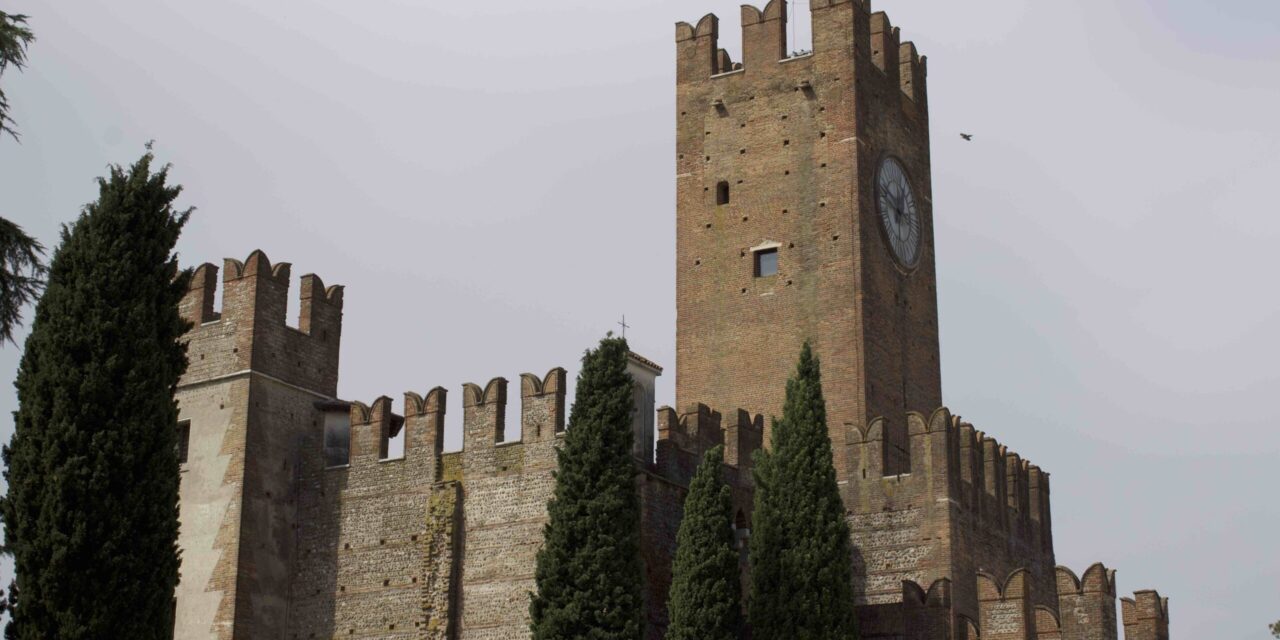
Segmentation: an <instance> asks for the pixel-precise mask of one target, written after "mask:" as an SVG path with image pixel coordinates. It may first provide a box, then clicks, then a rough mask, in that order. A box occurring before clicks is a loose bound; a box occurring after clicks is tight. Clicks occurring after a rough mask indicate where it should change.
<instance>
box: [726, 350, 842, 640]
mask: <svg viewBox="0 0 1280 640" xmlns="http://www.w3.org/2000/svg"><path fill="white" fill-rule="evenodd" d="M755 482H756V492H755V512H754V514H753V516H752V532H751V552H750V553H751V600H750V603H749V612H748V613H749V617H750V621H751V627H752V634H753V635H752V637H753V638H755V639H756V640H791V639H803V640H850V639H853V638H857V637H858V635H857V624H856V623H857V619H856V617H855V614H854V607H853V576H852V554H851V547H850V541H849V527H848V524H847V523H846V522H845V519H844V505H843V503H842V502H841V500H840V492H839V488H838V487H837V485H836V473H835V467H834V466H833V463H832V454H831V440H830V437H829V436H828V433H827V411H826V403H825V402H824V400H823V397H822V375H821V372H820V369H819V363H818V358H817V357H815V356H814V355H813V352H812V350H811V349H810V347H809V344H808V343H805V345H804V348H803V349H802V350H801V352H800V362H799V365H798V366H797V368H796V373H795V375H794V376H793V377H792V378H791V379H789V380H788V381H787V394H786V401H785V404H784V405H783V410H782V419H780V420H778V419H775V421H774V424H773V437H772V440H771V450H770V451H761V452H759V453H758V454H757V460H756V472H755Z"/></svg>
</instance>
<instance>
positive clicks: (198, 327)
mask: <svg viewBox="0 0 1280 640" xmlns="http://www.w3.org/2000/svg"><path fill="white" fill-rule="evenodd" d="M291 268H292V266H291V265H290V264H289V263H287V262H281V263H277V264H274V265H273V264H272V263H271V260H270V259H268V258H267V255H266V254H265V253H263V252H262V251H261V250H255V251H254V252H253V253H251V254H249V257H248V258H247V259H246V260H244V261H243V262H241V261H240V260H235V259H231V258H227V259H226V260H225V261H224V263H223V268H222V287H223V289H222V308H221V309H215V308H214V298H215V296H216V294H217V282H218V267H216V266H214V265H213V264H210V263H205V264H202V265H200V266H199V267H197V268H196V270H195V272H194V274H193V276H192V278H191V284H190V287H189V289H188V291H187V294H186V295H185V296H184V297H183V299H182V302H181V303H180V304H179V312H180V313H181V315H182V317H183V318H184V319H185V320H187V321H189V322H191V323H192V325H193V327H192V329H191V331H190V332H188V334H187V336H186V339H187V340H188V344H189V347H188V360H189V361H190V366H189V367H188V369H187V373H186V375H184V376H183V380H182V384H184V385H186V384H194V383H199V382H202V381H204V380H208V379H213V378H217V377H220V376H225V375H230V374H233V373H237V372H241V371H247V370H253V371H256V372H259V373H263V374H267V375H269V376H272V377H274V378H277V379H279V380H282V381H284V382H287V383H289V384H293V385H297V386H300V387H303V388H306V389H308V390H311V391H314V392H316V393H319V394H321V395H325V396H329V397H332V396H333V395H334V394H336V392H337V384H338V354H339V349H338V347H339V342H340V339H341V335H342V295H343V288H342V286H340V285H334V286H329V287H326V286H325V284H324V282H323V281H322V280H321V279H320V277H319V276H317V275H315V274H307V275H304V276H302V279H301V286H300V290H301V293H300V312H299V317H298V322H297V327H296V328H295V327H290V326H288V325H287V324H286V318H285V315H286V313H287V309H288V304H289V300H288V296H289V280H290V278H289V274H290V271H291Z"/></svg>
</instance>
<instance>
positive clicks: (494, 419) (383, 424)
mask: <svg viewBox="0 0 1280 640" xmlns="http://www.w3.org/2000/svg"><path fill="white" fill-rule="evenodd" d="M565 375H566V374H565V370H564V369H563V368H560V367H556V368H554V369H552V370H551V371H549V372H547V374H546V375H545V376H541V377H540V376H537V375H534V374H531V373H525V374H521V376H520V379H521V411H520V427H521V430H520V436H519V437H512V436H511V434H508V431H507V380H506V378H500V377H499V378H493V379H492V380H490V381H489V382H488V383H486V384H485V386H484V387H481V386H480V385H477V384H474V383H465V384H463V385H462V394H461V395H462V416H463V419H462V426H463V448H462V450H461V451H459V452H454V453H445V452H444V429H445V415H446V411H447V405H448V397H449V393H448V391H447V390H446V389H445V388H443V387H435V388H433V389H431V390H430V391H428V392H427V393H426V394H425V395H422V394H418V393H416V392H413V391H408V392H405V394H404V404H403V412H402V414H397V413H394V411H393V409H392V400H391V398H390V397H388V396H382V397H379V398H378V399H376V400H374V401H373V402H372V403H369V404H365V403H363V402H351V403H350V409H349V414H350V418H349V425H350V436H349V437H350V445H349V463H348V464H346V465H338V466H334V465H330V470H341V469H345V468H352V469H355V468H364V467H369V466H374V465H377V464H378V463H382V462H389V461H393V460H400V459H407V460H414V461H418V462H420V463H422V464H423V465H424V466H426V467H429V468H430V469H431V470H432V473H431V477H430V478H429V481H461V480H462V479H463V478H479V477H485V476H489V475H497V474H505V473H515V472H519V471H520V470H522V469H524V468H525V467H526V464H527V463H528V462H529V461H530V460H533V459H535V458H536V460H537V462H536V464H534V465H533V468H535V469H538V470H541V471H545V470H547V469H548V468H550V466H552V465H554V452H553V451H552V450H551V449H546V450H543V449H544V448H545V447H542V445H547V446H549V447H551V448H554V447H555V446H556V444H557V443H558V440H559V437H560V436H562V435H563V434H564V424H565ZM393 440H395V441H397V442H400V443H401V445H400V447H401V448H400V450H399V451H394V452H393V451H392V447H391V445H390V443H391V441H393ZM526 445H528V446H535V447H537V448H538V451H539V452H538V454H537V455H536V456H530V454H529V452H528V451H526V448H527V447H526ZM318 455H320V454H319V452H317V456H318ZM451 466H452V467H453V468H450V467H451ZM347 482H348V487H349V488H354V487H353V486H352V484H351V483H352V482H359V481H358V480H355V479H354V476H353V478H352V479H349V480H348V481H347Z"/></svg>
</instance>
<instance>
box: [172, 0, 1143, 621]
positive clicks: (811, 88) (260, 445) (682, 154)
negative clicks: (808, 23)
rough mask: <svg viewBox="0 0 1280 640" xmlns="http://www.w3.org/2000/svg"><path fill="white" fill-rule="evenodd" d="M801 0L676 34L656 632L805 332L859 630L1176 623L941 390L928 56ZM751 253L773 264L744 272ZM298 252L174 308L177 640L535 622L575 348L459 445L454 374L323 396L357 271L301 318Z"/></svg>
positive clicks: (500, 388)
mask: <svg viewBox="0 0 1280 640" xmlns="http://www.w3.org/2000/svg"><path fill="white" fill-rule="evenodd" d="M811 9H812V18H813V33H814V50H813V51H812V52H808V53H803V54H799V55H789V54H788V51H789V49H788V47H787V42H786V32H787V30H786V17H787V15H788V12H787V8H786V5H785V3H784V2H783V1H782V0H774V1H773V2H771V3H770V4H769V5H768V6H766V7H765V8H764V9H763V10H759V9H756V8H754V7H750V6H746V7H743V9H742V28H743V60H742V61H741V62H734V61H733V60H732V59H731V58H730V57H729V55H728V54H727V53H726V52H725V51H723V50H721V49H720V48H719V46H718V42H717V39H718V35H719V22H718V20H717V19H716V17H715V16H712V15H709V16H707V17H704V18H703V19H702V20H700V21H699V22H698V23H697V24H696V25H690V24H687V23H679V24H677V26H676V46H677V109H678V114H677V123H678V124H677V139H676V147H677V148H676V154H677V157H676V166H677V176H676V182H677V216H676V224H677V259H678V261H679V263H678V266H677V282H676V292H677V311H678V323H677V355H676V359H677V385H676V396H677V398H676V399H677V407H678V409H673V408H670V407H662V408H659V409H658V410H657V415H656V419H655V420H654V421H652V422H650V421H647V420H640V421H637V424H644V425H645V427H644V429H643V432H644V433H649V432H651V430H653V429H654V427H655V426H656V431H657V434H656V442H654V447H653V449H652V450H651V449H649V448H648V447H647V446H639V445H638V446H637V447H636V449H635V451H636V452H637V460H636V475H635V481H636V490H637V492H638V493H639V495H640V497H641V504H642V508H643V512H642V515H641V526H642V530H641V532H640V533H641V547H642V548H641V560H642V562H643V567H644V572H645V584H644V593H645V609H646V610H645V630H644V636H645V638H646V640H659V639H661V638H662V636H663V634H664V632H665V630H666V626H667V617H666V609H665V601H666V595H667V590H668V588H669V586H670V582H671V562H672V559H673V557H674V554H675V539H676V530H677V529H678V527H679V523H680V520H681V518H682V515H683V511H682V505H683V502H684V496H685V493H686V490H687V487H688V484H689V481H690V479H691V477H692V475H693V472H694V470H695V468H696V465H697V464H698V462H699V460H700V459H701V456H702V454H703V453H704V452H705V451H706V450H707V449H708V448H710V447H712V446H714V445H716V444H724V445H725V446H726V455H725V467H724V476H725V478H726V480H727V481H728V482H729V483H730V486H731V487H732V489H733V501H734V507H735V510H736V513H735V523H736V524H735V527H736V529H737V538H738V540H739V542H740V548H741V551H742V576H743V580H744V584H745V580H746V578H747V576H748V575H749V570H750V568H749V567H748V566H747V554H746V546H747V541H748V540H749V538H750V523H751V516H752V513H751V506H752V496H753V491H754V487H753V484H752V479H751V465H752V463H751V460H752V458H751V455H752V453H753V452H755V451H756V450H758V449H760V448H761V447H764V446H767V442H768V439H769V433H768V421H767V418H768V417H769V416H771V415H775V414H777V413H778V412H779V411H780V409H781V405H782V398H783V390H784V389H785V381H786V378H787V376H788V375H789V374H790V372H791V370H792V368H793V366H794V359H795V355H796V354H797V353H798V351H799V347H800V344H801V342H803V341H804V340H810V341H811V342H812V343H813V345H814V347H815V349H816V350H817V352H818V353H819V355H820V356H821V357H822V363H823V373H824V386H825V391H826V397H827V402H828V415H829V432H830V434H831V440H832V444H833V449H834V451H835V463H836V467H837V469H836V470H837V476H838V479H839V482H840V489H841V494H842V497H843V500H844V503H845V507H846V514H847V518H848V521H849V525H850V529H851V532H852V542H853V546H854V549H855V551H854V554H853V557H852V558H850V562H851V564H852V566H853V569H854V576H855V578H854V579H855V582H856V584H855V587H856V589H855V592H856V594H857V595H856V598H857V601H856V604H857V605H858V613H859V618H860V621H861V629H862V637H863V638H885V639H888V638H893V639H901V640H926V639H928V640H933V639H944V638H956V639H964V640H972V639H977V638H984V639H1005V638H1018V639H1023V640H1029V639H1033V638H1035V639H1050V638H1051V639H1065V640H1115V639H1116V638H1117V634H1118V633H1119V629H1120V628H1121V627H1123V629H1124V636H1125V638H1126V639H1127V640H1166V639H1167V638H1168V601H1167V600H1166V599H1164V598H1162V597H1160V595H1159V594H1158V593H1156V592H1154V591H1139V592H1137V593H1136V594H1134V596H1133V598H1125V599H1123V600H1122V601H1121V607H1120V608H1121V613H1122V615H1121V616H1120V617H1119V618H1117V615H1116V611H1117V603H1116V591H1115V574H1114V572H1113V571H1111V570H1109V569H1107V568H1106V567H1104V566H1103V565H1101V564H1096V565H1094V566H1092V567H1089V568H1088V569H1087V570H1086V571H1085V572H1084V574H1083V575H1082V576H1080V577H1077V575H1076V574H1075V573H1073V572H1072V571H1070V570H1069V569H1066V568H1064V567H1059V566H1056V564H1055V561H1054V553H1053V535H1052V522H1051V517H1050V511H1051V510H1050V502H1049V497H1050V483H1049V474H1048V473H1047V472H1045V471H1043V470H1042V469H1040V468H1039V467H1038V466H1036V465H1034V464H1031V463H1030V462H1029V461H1028V460H1026V459H1024V458H1023V457H1021V456H1020V455H1018V454H1017V453H1014V452H1012V451H1009V450H1008V449H1007V448H1006V447H1004V446H1002V445H1001V444H1000V443H999V442H998V441H997V440H996V439H994V438H992V437H991V436H989V435H987V434H985V433H984V432H982V431H980V430H978V429H977V428H975V427H974V426H973V425H971V424H969V423H967V422H965V421H964V420H961V419H960V418H959V417H957V416H954V415H952V414H951V413H950V412H949V411H948V410H947V409H945V408H939V407H940V405H941V382H940V380H941V376H940V373H939V365H938V334H937V295H936V284H935V283H936V278H935V262H934V250H933V233H932V229H933V226H932V221H933V218H932V216H933V207H932V200H931V197H932V194H931V191H930V159H929V142H928V141H929V127H928V104H927V98H926V86H925V79H926V61H925V59H924V57H922V56H920V55H919V54H918V52H917V51H916V50H915V47H914V46H913V45H912V44H910V43H907V42H901V37H900V31H899V30H898V29H897V28H896V27H893V26H892V25H891V23H890V22H889V19H888V17H887V16H886V15H884V14H883V13H872V12H871V10H870V6H869V3H867V2H866V1H865V0H814V1H813V2H812V3H811ZM887 157H892V158H895V159H896V160H897V161H898V162H899V163H900V164H901V165H902V166H903V167H904V168H905V170H906V172H907V174H908V175H909V177H910V180H911V183H912V188H913V190H914V191H915V197H916V201H917V203H918V205H919V208H920V213H921V216H922V223H923V228H922V232H921V233H922V249H921V253H920V256H919V259H918V260H917V261H916V262H915V263H914V264H912V265H909V266H904V265H903V264H902V263H900V262H899V261H898V260H897V259H895V258H894V257H893V256H892V254H891V253H890V249H889V247H888V244H887V237H886V234H885V232H884V231H883V230H882V226H881V224H880V220H879V217H878V213H877V211H876V201H877V197H876V188H877V187H876V171H877V167H879V166H880V165H881V163H882V162H883V160H884V159H885V158H887ZM724 200H727V202H723V201H724ZM760 249H768V250H776V251H777V255H778V273H777V274H776V275H764V276H763V277H758V276H757V274H756V272H755V269H754V260H753V250H760ZM289 274H290V266H289V265H288V264H285V263H280V264H275V265H273V264H272V263H271V262H270V261H269V260H268V259H267V257H266V255H264V254H263V253H262V252H260V251H255V252H253V253H252V254H251V255H250V256H249V258H248V259H247V260H245V261H243V262H241V261H238V260H227V261H226V262H225V263H224V266H223V268H222V270H221V275H222V286H223V301H222V307H221V309H215V308H214V306H215V305H214V299H215V289H216V287H217V286H218V275H219V269H218V268H217V267H214V266H213V265H208V264H206V265H203V266H201V267H199V268H198V269H197V271H196V274H195V278H194V279H193V282H192V285H191V290H190V293H189V294H188V295H187V297H186V298H185V299H184V301H183V303H182V312H183V315H184V316H185V317H186V318H187V319H189V320H191V321H192V322H193V324H194V328H193V329H192V331H191V332H190V333H189V334H188V336H187V337H186V338H185V340H186V341H187V342H188V344H189V358H190V360H191V366H190V368H189V369H188V371H187V374H186V375H185V376H184V378H183V380H182V382H181V384H180V385H179V388H178V392H177V396H178V402H179V407H180V411H181V419H183V420H189V421H190V422H191V430H190V431H191V442H190V457H189V460H188V462H187V463H186V464H185V465H184V466H183V478H182V489H181V491H182V493H181V497H182V505H181V509H182V511H181V518H182V530H181V537H180V540H179V544H180V545H181V547H182V549H183V561H184V562H183V568H182V582H181V584H180V585H179V588H178V593H177V632H176V637H177V638H179V639H181V640H189V639H197V638H199V639H206V638H219V639H239V638H254V639H256V638H281V639H284V638H290V639H294V638H297V639H302V638H339V637H341V638H387V639H391V638H404V639H408V638H415V639H432V640H458V639H465V640H473V639H476V640H478V639H483V640H491V639H495V640H496V639H507V638H526V637H528V602H529V592H530V591H531V590H532V589H533V588H534V578H533V576H534V559H535V556H536V553H537V550H538V548H539V545H540V544H541V536H542V528H543V526H544V525H545V523H546V517H547V516H546V504H547V501H548V500H549V499H550V497H551V495H552V489H553V486H554V476H553V473H554V470H555V467H556V464H557V463H556V456H557V447H558V444H559V442H560V438H561V436H562V435H563V431H564V425H565V413H566V410H565V389H566V386H565V385H566V384H567V382H568V381H567V380H566V379H565V372H564V370H563V369H559V368H555V369H552V370H551V371H549V372H548V373H547V374H545V375H542V376H537V375H532V374H524V375H522V376H521V377H520V385H519V397H520V407H519V408H520V414H519V416H518V417H515V416H512V419H516V420H519V421H520V422H519V424H520V427H521V428H520V434H521V435H520V437H519V438H513V437H508V429H507V424H508V423H507V420H508V412H507V408H508V381H507V380H506V379H503V378H495V379H493V380H491V381H489V382H488V383H487V384H485V385H484V386H483V387H482V386H480V385H474V384H467V385H463V387H462V388H461V390H460V391H461V396H462V398H461V403H459V404H460V406H461V411H462V412H463V441H464V446H463V450H462V451H460V452H452V453H444V452H443V450H442V446H443V430H444V417H445V410H446V406H447V402H446V399H447V396H448V393H447V392H446V390H445V389H443V388H439V387H437V388H434V389H431V390H430V391H428V392H427V393H426V394H425V395H419V394H418V393H413V392H409V393H406V394H404V398H403V401H402V403H401V404H400V410H399V413H396V408H395V407H394V403H393V401H392V400H391V399H390V398H388V397H381V398H378V399H376V400H374V401H373V402H372V403H370V404H367V405H366V404H363V403H360V402H348V401H342V400H339V399H338V398H336V397H335V394H336V389H337V380H338V361H339V344H340V338H341V317H342V287H325V285H324V284H323V282H321V280H320V279H319V278H318V277H316V276H314V275H306V276H303V277H302V279H301V293H300V300H301V313H300V317H299V318H298V319H297V322H296V328H295V327H291V326H289V325H288V323H287V321H286V318H285V309H286V306H287V301H288V295H289V293H288V289H289V285H290V276H289ZM638 361H642V359H641V360H638ZM644 362H647V361H644ZM650 364H652V363H650ZM651 368H652V369H653V371H654V372H660V369H658V368H657V367H656V365H653V366H652V367H651ZM642 392H644V393H642ZM646 393H650V392H649V391H648V390H646V389H637V397H642V396H643V397H646V398H648V397H649V396H648V395H645V394H646ZM330 430H336V431H334V432H333V433H338V434H345V435H346V438H347V440H346V441H345V442H344V441H343V440H342V439H341V438H338V439H336V440H334V441H332V442H330V441H329V437H330V436H332V435H333V433H328V432H329V431H330ZM511 431H512V432H514V430H511ZM392 440H396V441H401V440H402V441H403V453H402V454H393V451H392V447H391V446H390V442H391V441H392ZM650 451H652V455H651V454H650ZM335 455H336V456H337V457H336V458H335V457H334V456H335Z"/></svg>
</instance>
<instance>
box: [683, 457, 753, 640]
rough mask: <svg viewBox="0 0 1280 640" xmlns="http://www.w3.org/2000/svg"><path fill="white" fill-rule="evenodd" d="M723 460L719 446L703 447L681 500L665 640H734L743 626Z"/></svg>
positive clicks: (730, 508)
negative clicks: (690, 481)
mask: <svg viewBox="0 0 1280 640" xmlns="http://www.w3.org/2000/svg"><path fill="white" fill-rule="evenodd" d="M723 464H724V447H723V446H717V447H714V448H712V449H711V450H710V451H708V452H707V454H706V456H705V457H703V459H702V464H701V465H699V466H698V470H697V472H696V473H695V474H694V476H693V482H692V483H690V484H689V495H688V496H687V497H686V498H685V499H684V520H682V521H681V522H680V531H679V532H678V533H677V534H676V560H675V564H674V565H673V567H672V570H671V571H672V576H671V592H670V595H669V599H668V604H667V611H668V613H669V615H670V616H671V625H670V626H669V627H668V628H667V640H737V638H738V632H739V629H740V627H741V626H742V609H741V607H742V583H741V581H740V577H739V575H738V571H739V569H738V551H737V550H736V549H735V548H734V544H733V543H734V540H733V501H732V496H731V495H730V493H729V485H728V484H726V483H725V481H724V478H723V477H721V474H722V473H723V471H722V469H721V466H722V465H723Z"/></svg>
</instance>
